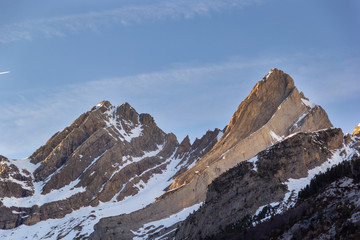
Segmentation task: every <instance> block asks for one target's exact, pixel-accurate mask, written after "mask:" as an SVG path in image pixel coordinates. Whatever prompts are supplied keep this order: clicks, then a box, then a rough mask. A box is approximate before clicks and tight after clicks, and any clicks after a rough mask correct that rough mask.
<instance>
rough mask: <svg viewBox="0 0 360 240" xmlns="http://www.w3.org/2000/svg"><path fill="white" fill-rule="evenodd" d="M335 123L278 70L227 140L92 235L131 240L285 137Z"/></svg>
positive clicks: (255, 92)
mask: <svg viewBox="0 0 360 240" xmlns="http://www.w3.org/2000/svg"><path fill="white" fill-rule="evenodd" d="M329 127H332V124H331V122H330V121H329V119H328V116H327V114H326V113H325V111H324V110H323V109H322V108H321V107H320V106H317V105H315V104H312V103H311V102H310V101H309V100H308V99H307V98H305V97H304V95H303V94H302V93H299V91H298V90H297V88H296V87H295V86H294V81H293V79H292V78H291V77H290V76H289V75H287V74H285V73H284V72H282V71H281V70H278V69H272V70H271V71H270V72H269V73H268V74H267V75H266V76H265V77H264V78H263V79H262V80H260V81H259V82H258V83H257V84H256V85H255V87H254V88H253V89H252V91H251V93H250V95H249V96H248V97H247V98H246V99H245V100H244V101H243V102H242V103H241V104H240V106H239V107H238V109H237V111H236V112H235V113H234V115H233V117H232V118H231V120H230V123H229V125H228V126H227V128H226V130H225V132H224V134H223V136H222V137H221V139H220V140H219V141H218V142H217V143H216V144H215V145H214V147H213V148H212V149H211V150H210V151H209V152H208V153H207V154H205V155H204V157H202V158H201V159H200V160H199V161H197V162H196V163H195V165H194V166H193V167H192V168H189V169H188V170H186V171H183V172H181V173H180V174H178V175H177V177H176V178H175V180H174V181H173V183H172V184H171V186H170V188H169V190H170V191H169V192H167V193H166V194H164V195H163V196H162V197H161V198H159V200H158V201H156V202H155V203H153V204H151V205H149V206H147V207H146V208H144V209H141V210H138V211H135V212H133V213H131V214H128V215H121V216H118V217H111V218H104V219H102V220H101V221H100V222H99V224H97V225H96V226H95V232H94V234H93V235H92V236H91V238H92V239H116V238H120V237H121V238H122V239H131V238H132V237H133V236H134V232H136V230H137V229H140V228H141V227H142V226H145V225H144V224H147V223H149V222H152V221H157V220H161V219H164V218H167V217H169V216H170V215H173V214H176V213H178V212H180V211H181V210H182V209H184V208H187V207H191V206H193V205H194V204H198V203H200V202H203V201H205V198H206V192H207V188H208V185H209V184H210V183H211V182H212V181H213V180H214V179H215V178H216V177H218V176H219V175H220V174H222V173H223V172H225V171H227V170H229V169H230V168H232V167H234V166H236V165H237V164H238V163H240V162H242V161H245V160H247V159H250V158H252V157H254V156H255V155H256V154H257V153H258V152H260V151H262V150H264V149H266V148H267V147H269V146H271V145H273V144H274V143H276V142H278V141H279V140H281V139H282V138H285V137H286V136H288V135H290V134H292V133H294V132H297V131H302V132H311V131H316V130H319V129H326V128H329ZM119 222H121V224H118V223H119ZM130 230H131V231H130Z"/></svg>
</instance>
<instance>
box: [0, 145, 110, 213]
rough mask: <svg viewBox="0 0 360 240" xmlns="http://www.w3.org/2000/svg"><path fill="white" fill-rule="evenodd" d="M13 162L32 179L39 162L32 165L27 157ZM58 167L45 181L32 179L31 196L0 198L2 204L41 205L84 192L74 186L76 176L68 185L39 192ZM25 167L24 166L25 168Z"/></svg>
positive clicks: (76, 182) (81, 188) (93, 162)
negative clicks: (26, 171) (47, 191)
mask: <svg viewBox="0 0 360 240" xmlns="http://www.w3.org/2000/svg"><path fill="white" fill-rule="evenodd" d="M105 153H106V151H105V152H104V153H103V154H101V155H100V156H98V157H96V158H94V159H93V161H92V162H91V163H90V164H89V165H88V166H87V167H86V168H85V169H84V171H83V172H84V173H85V172H86V171H87V170H88V169H89V168H91V167H92V166H93V165H94V164H95V163H96V162H97V161H98V160H99V159H100V158H101V157H102V156H103V155H104V154H105ZM13 162H15V163H16V164H17V166H18V168H19V169H20V168H21V169H22V170H23V169H26V170H28V171H29V172H30V173H31V176H32V178H33V179H34V175H33V172H34V170H35V169H36V167H37V166H39V164H37V165H34V164H32V163H30V160H29V159H23V160H13V161H12V162H11V163H13ZM64 166H65V165H63V166H62V167H60V168H59V169H57V170H56V171H55V172H54V173H52V174H51V175H50V176H48V177H47V178H46V179H45V181H42V182H35V181H33V187H30V190H33V191H34V193H33V195H32V196H29V197H24V198H16V197H4V198H1V199H0V200H1V201H2V203H3V204H4V206H5V207H13V206H14V207H32V206H34V205H38V206H41V205H43V204H46V203H50V202H55V201H60V200H64V199H66V198H69V197H71V196H73V195H75V194H77V193H82V192H85V190H86V188H84V187H75V186H76V185H77V184H78V183H79V182H80V179H79V178H77V179H76V180H74V181H72V182H70V183H69V184H68V185H66V186H64V187H62V188H60V189H53V190H51V192H49V193H47V194H41V193H42V189H43V187H44V186H45V184H46V183H47V182H48V181H49V180H50V179H51V177H52V176H53V175H55V174H56V173H58V172H60V171H61V169H62V168H63V167H64ZM25 167H26V168H25Z"/></svg>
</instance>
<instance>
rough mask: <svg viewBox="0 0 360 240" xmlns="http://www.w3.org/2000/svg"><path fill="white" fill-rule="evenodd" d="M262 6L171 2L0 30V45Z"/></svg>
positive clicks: (244, 1) (214, 0)
mask: <svg viewBox="0 0 360 240" xmlns="http://www.w3.org/2000/svg"><path fill="white" fill-rule="evenodd" d="M261 3H262V0H227V1H224V0H222V1H220V0H183V1H179V0H172V1H169V0H168V1H158V2H157V3H155V4H143V5H133V6H124V7H121V8H117V9H111V10H106V11H99V12H88V13H83V14H74V15H67V16H62V17H56V18H48V19H36V20H28V21H25V22H22V23H15V24H9V25H3V26H0V43H8V42H14V41H19V40H33V39H34V38H35V37H37V36H43V37H45V38H52V37H64V36H66V35H68V34H69V33H76V32H79V31H82V30H91V31H95V32H98V31H99V29H101V28H102V27H104V26H109V25H114V24H120V25H124V26H128V25H132V24H140V23H143V22H146V21H162V20H167V19H179V18H180V19H192V18H194V17H196V16H203V15H209V14H211V13H214V12H222V11H225V10H230V9H234V8H241V7H244V6H246V5H250V4H261Z"/></svg>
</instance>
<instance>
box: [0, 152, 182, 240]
mask: <svg viewBox="0 0 360 240" xmlns="http://www.w3.org/2000/svg"><path fill="white" fill-rule="evenodd" d="M175 152H176V151H175ZM167 164H168V165H167V167H166V169H165V170H163V172H162V173H161V174H153V175H152V176H151V178H150V179H149V180H148V182H147V183H141V184H143V187H144V188H141V189H140V191H139V192H138V194H136V195H135V196H128V197H126V198H125V199H124V200H122V201H119V202H117V201H113V200H112V201H109V202H100V203H99V205H98V206H96V207H91V206H88V207H82V208H80V209H78V210H74V211H73V212H72V213H70V214H67V215H66V216H65V217H64V218H61V219H48V220H46V221H41V222H38V223H36V224H34V225H32V226H27V225H20V226H19V227H17V228H15V229H9V230H0V239H7V240H18V239H45V238H46V239H57V237H58V236H60V235H61V236H65V235H66V238H65V239H75V238H76V237H79V236H80V235H84V236H89V235H90V234H91V233H92V232H93V231H94V228H93V227H94V225H95V224H96V223H97V222H98V221H99V219H100V218H104V217H110V216H117V215H120V214H124V213H125V214H128V213H131V212H133V211H136V210H138V209H141V208H143V207H145V206H146V205H148V204H150V203H152V202H154V201H155V199H156V198H157V197H159V196H160V195H162V194H163V193H164V190H163V189H165V188H166V187H167V186H169V184H170V181H169V180H168V179H170V178H171V177H172V176H173V175H174V174H175V173H176V172H177V171H178V170H179V169H178V168H180V166H178V167H176V166H177V165H178V160H177V159H174V157H173V156H172V157H171V158H170V159H169V160H168V161H167ZM75 226H78V227H76V228H75Z"/></svg>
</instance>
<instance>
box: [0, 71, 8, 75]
mask: <svg viewBox="0 0 360 240" xmlns="http://www.w3.org/2000/svg"><path fill="white" fill-rule="evenodd" d="M8 73H10V71H6V72H0V75H3V74H8Z"/></svg>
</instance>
